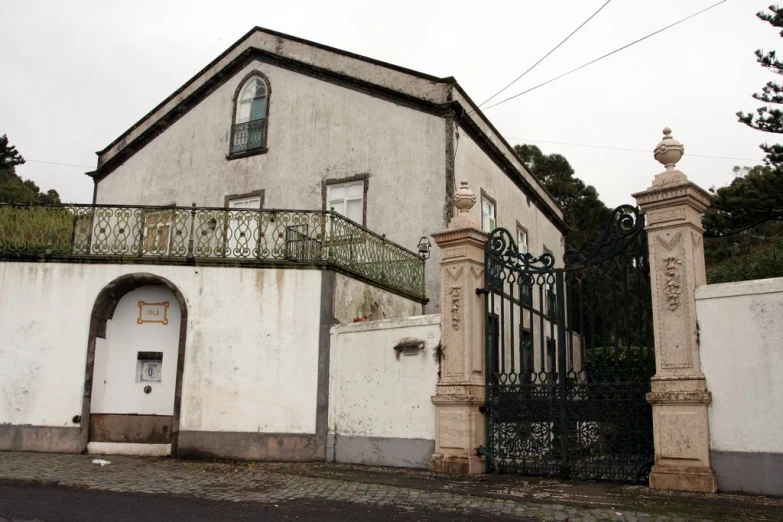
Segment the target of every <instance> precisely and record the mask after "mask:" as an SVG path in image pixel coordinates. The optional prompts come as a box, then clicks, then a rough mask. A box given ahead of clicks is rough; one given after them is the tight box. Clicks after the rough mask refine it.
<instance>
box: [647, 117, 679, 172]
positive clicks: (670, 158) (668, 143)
mask: <svg viewBox="0 0 783 522" xmlns="http://www.w3.org/2000/svg"><path fill="white" fill-rule="evenodd" d="M683 154H685V147H684V146H683V144H682V143H680V142H679V141H677V140H675V139H674V138H672V130H671V129H670V128H669V127H666V128H665V129H663V139H662V140H661V141H660V142H659V143H658V145H656V146H655V150H654V151H653V156H654V157H655V159H656V160H658V161H659V162H660V163H662V164H663V165H664V166H665V167H666V170H667V171H671V170H674V167H675V165H677V162H678V161H680V159H682V156H683Z"/></svg>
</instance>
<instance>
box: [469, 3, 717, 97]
mask: <svg viewBox="0 0 783 522" xmlns="http://www.w3.org/2000/svg"><path fill="white" fill-rule="evenodd" d="M727 1H728V0H721V1H720V2H717V3H715V4H712V5H711V6H709V7H707V8H705V9H702V10H701V11H699V12H696V13H693V14H692V15H690V16H686V17H685V18H683V19H682V20H678V21H676V22H674V23H673V24H670V25H667V26H666V27H663V28H661V29H658V30H657V31H655V32H652V33H650V34H648V35H647V36H643V37H642V38H639V39H638V40H634V41H633V42H631V43H629V44H625V45H624V46H622V47H619V48H617V49H615V50H614V51H612V52H610V53H606V54H605V55H603V56H600V57H598V58H596V59H595V60H592V61H589V62H587V63H585V64H582V65H580V66H579V67H576V68H575V69H571V70H570V71H568V72H565V73H563V74H561V75H560V76H555V77H554V78H552V79H550V80H547V81H545V82H543V83H539V84H538V85H536V86H535V87H531V88H530V89H528V90H526V91H522V92H520V93H519V94H515V95H514V96H511V97H509V98H506V99H505V100H502V101H499V102H497V103H495V104H493V105H490V106H489V107H487V108H486V109H484V111H485V112H486V111H488V110H489V109H491V108H492V107H497V106H498V105H500V104H502V103H506V102H507V101H510V100H513V99H514V98H517V97H519V96H522V95H523V94H527V93H529V92H531V91H535V90H536V89H538V88H539V87H543V86H544V85H547V84H550V83H552V82H554V81H556V80H559V79H560V78H563V77H565V76H568V75H569V74H571V73H575V72H576V71H578V70H580V69H584V68H585V67H587V66H589V65H593V64H594V63H596V62H599V61H601V60H603V59H604V58H608V57H609V56H612V55H613V54H615V53H618V52H620V51H622V50H623V49H627V48H629V47H631V46H632V45H636V44H638V43H639V42H642V41H644V40H646V39H648V38H650V37H652V36H655V35H656V34H658V33H662V32H663V31H665V30H667V29H671V28H672V27H674V26H675V25H679V24H681V23H683V22H685V21H687V20H690V19H691V18H693V17H694V16H698V15H700V14H702V13H704V12H707V11H709V10H710V9H712V8H713V7H717V6H719V5H720V4H723V3H725V2H727Z"/></svg>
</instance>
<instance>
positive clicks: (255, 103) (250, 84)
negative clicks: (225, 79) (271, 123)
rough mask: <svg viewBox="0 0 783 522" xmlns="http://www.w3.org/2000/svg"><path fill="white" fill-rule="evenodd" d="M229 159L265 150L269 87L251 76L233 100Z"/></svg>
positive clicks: (257, 77) (258, 77)
mask: <svg viewBox="0 0 783 522" xmlns="http://www.w3.org/2000/svg"><path fill="white" fill-rule="evenodd" d="M235 104H236V105H235V107H234V122H233V125H232V127H231V148H230V150H229V157H231V156H235V155H245V154H246V153H251V152H263V151H264V150H265V149H266V131H267V116H268V111H269V85H268V84H267V82H266V80H265V79H264V78H262V77H261V76H257V75H253V76H251V77H250V78H248V79H247V80H245V82H244V83H243V84H242V85H241V87H240V89H239V91H238V95H237V97H236V100H235Z"/></svg>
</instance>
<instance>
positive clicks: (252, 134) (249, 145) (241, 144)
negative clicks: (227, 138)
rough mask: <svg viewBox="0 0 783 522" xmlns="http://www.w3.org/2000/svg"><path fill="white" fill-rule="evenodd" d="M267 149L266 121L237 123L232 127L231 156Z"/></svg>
mask: <svg viewBox="0 0 783 522" xmlns="http://www.w3.org/2000/svg"><path fill="white" fill-rule="evenodd" d="M264 147H266V120H254V121H249V122H246V123H237V124H236V125H233V126H232V127H231V149H230V150H229V154H241V153H243V152H249V151H253V150H258V149H263V148H264Z"/></svg>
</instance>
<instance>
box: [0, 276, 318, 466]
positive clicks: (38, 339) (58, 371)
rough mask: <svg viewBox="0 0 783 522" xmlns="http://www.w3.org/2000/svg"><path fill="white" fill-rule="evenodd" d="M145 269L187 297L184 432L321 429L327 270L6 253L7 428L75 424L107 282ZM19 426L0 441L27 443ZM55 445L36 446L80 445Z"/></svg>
mask: <svg viewBox="0 0 783 522" xmlns="http://www.w3.org/2000/svg"><path fill="white" fill-rule="evenodd" d="M136 272H149V273H153V274H156V275H158V276H161V277H163V278H166V279H168V280H169V281H171V282H172V283H173V284H174V285H175V286H176V287H177V288H179V290H180V291H181V292H182V294H183V295H184V298H185V300H186V302H187V308H188V324H187V342H186V348H185V350H186V354H185V367H184V376H183V385H182V407H181V417H180V432H182V431H187V430H191V431H234V432H252V433H257V432H261V433H314V432H315V418H316V384H317V380H318V379H317V378H318V350H319V323H320V319H319V317H320V310H321V296H320V290H321V278H322V273H321V272H320V271H317V270H282V269H266V270H257V269H242V268H225V267H211V268H209V267H175V266H152V265H133V266H130V265H108V264H107V265H95V264H65V263H8V262H4V263H0V288H2V289H3V291H2V292H0V331H2V332H3V341H2V343H0V427H2V426H3V425H5V427H6V428H9V427H11V428H13V427H14V426H17V427H18V426H32V427H36V426H38V427H40V426H45V427H61V428H63V429H68V428H70V429H73V430H75V427H77V426H78V424H76V423H74V421H73V420H72V418H73V417H74V415H79V414H81V409H82V392H83V389H84V382H85V361H86V357H87V345H88V336H89V327H90V314H91V311H92V307H93V304H94V302H95V299H96V297H97V296H98V294H99V292H100V291H101V289H103V288H104V287H105V286H106V285H107V284H108V283H110V282H111V281H113V280H114V279H116V278H117V277H119V276H122V275H125V274H130V273H136ZM75 431H77V432H78V430H75ZM19 433H20V432H19V431H18V430H17V431H16V432H15V431H13V430H10V429H7V430H0V449H10V448H17V449H18V448H19V447H20V446H19V444H20V442H19V440H13V437H14V436H16V437H17V438H18V437H19V436H20V435H19ZM46 433H48V432H46ZM68 433H70V432H68ZM30 436H31V437H33V436H35V437H39V435H38V434H36V433H32V432H31V434H30ZM47 436H48V435H47ZM64 436H65V437H66V438H67V439H68V440H69V441H71V440H75V438H78V437H76V435H68V434H67V433H66V435H64ZM8 437H11V438H10V439H9V438H8ZM55 442H56V441H55ZM61 442H62V441H61ZM49 443H51V444H54V442H52V441H47V440H39V439H36V442H35V445H36V447H37V448H46V447H49V448H50V449H58V448H59V450H62V448H64V447H66V446H67V447H68V448H72V449H73V450H74V451H76V446H74V445H73V444H71V443H70V442H69V443H68V444H71V445H70V446H68V445H67V444H66V445H62V444H60V445H59V446H56V447H53V446H47V444H49ZM63 444H65V443H63Z"/></svg>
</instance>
